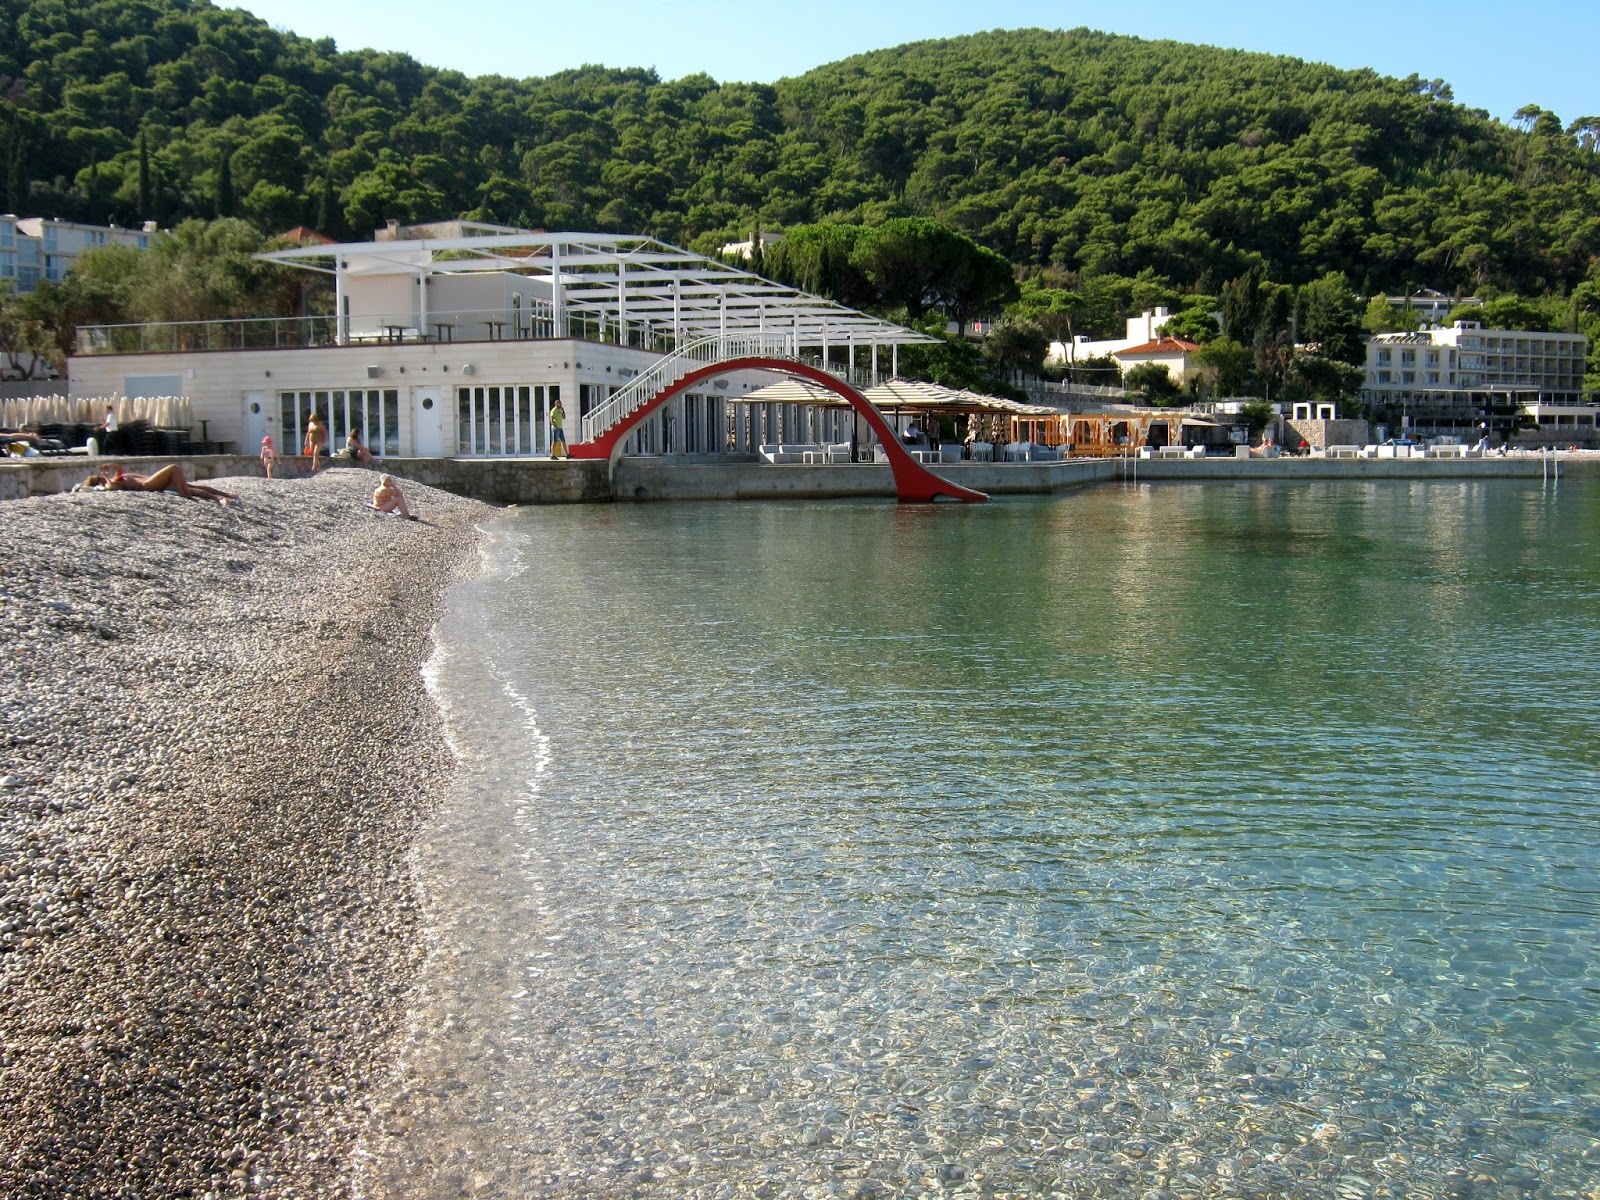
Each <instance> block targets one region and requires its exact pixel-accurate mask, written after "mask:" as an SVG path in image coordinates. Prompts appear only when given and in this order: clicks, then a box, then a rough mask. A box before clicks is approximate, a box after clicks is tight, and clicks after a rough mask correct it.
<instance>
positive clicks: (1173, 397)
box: [1122, 362, 1180, 405]
mask: <svg viewBox="0 0 1600 1200" xmlns="http://www.w3.org/2000/svg"><path fill="white" fill-rule="evenodd" d="M1122 383H1123V386H1124V387H1126V388H1127V389H1128V390H1129V391H1130V392H1143V393H1144V395H1145V398H1146V399H1147V400H1149V401H1150V403H1152V404H1157V405H1167V404H1173V403H1176V402H1177V401H1178V399H1179V395H1180V393H1179V390H1178V385H1177V384H1176V383H1175V382H1174V381H1173V378H1172V372H1171V371H1169V370H1168V369H1167V365H1166V364H1165V363H1157V362H1147V363H1140V364H1139V365H1138V366H1135V367H1129V368H1128V372H1127V374H1125V375H1124V376H1123V377H1122Z"/></svg>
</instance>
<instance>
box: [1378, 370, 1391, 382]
mask: <svg viewBox="0 0 1600 1200" xmlns="http://www.w3.org/2000/svg"><path fill="white" fill-rule="evenodd" d="M1378 382H1379V383H1393V382H1394V372H1393V371H1379V372H1378Z"/></svg>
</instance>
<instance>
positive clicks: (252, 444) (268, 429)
mask: <svg viewBox="0 0 1600 1200" xmlns="http://www.w3.org/2000/svg"><path fill="white" fill-rule="evenodd" d="M274 424H275V422H274V421H273V420H272V398H271V397H270V396H268V395H267V393H266V392H246V393H245V394H244V445H242V446H240V447H239V453H240V454H259V453H260V452H261V439H262V438H264V437H265V436H266V435H267V434H269V433H270V434H273V435H274V436H273V439H272V444H273V445H275V446H277V445H278V439H277V436H276V434H277V430H275V429H274V428H273V427H272V426H273V425H274ZM278 453H280V454H293V453H294V450H293V449H292V448H291V449H288V450H285V449H284V448H283V447H282V446H278Z"/></svg>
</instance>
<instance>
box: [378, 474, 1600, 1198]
mask: <svg viewBox="0 0 1600 1200" xmlns="http://www.w3.org/2000/svg"><path fill="white" fill-rule="evenodd" d="M1597 518H1600V488H1595V487H1593V486H1588V487H1585V486H1584V485H1583V484H1582V483H1581V482H1579V483H1574V482H1571V481H1568V482H1563V483H1562V484H1561V485H1560V488H1559V489H1553V488H1551V489H1547V488H1544V487H1541V486H1540V485H1539V484H1538V483H1537V482H1534V483H1522V482H1519V481H1492V482H1483V483H1472V482H1427V483H1404V482H1388V481H1385V482H1383V483H1381V484H1362V483H1353V482H1352V483H1336V484H1313V485H1265V486H1258V485H1248V484H1239V485H1220V486H1219V485H1207V486H1190V485H1159V486H1144V487H1132V488H1129V487H1120V486H1118V487H1107V488H1105V489H1102V490H1098V491H1093V492H1085V493H1079V494H1074V495H1070V496H1066V497H1062V498H1058V499H1051V500H1041V501H1011V502H1000V503H994V504H990V505H987V506H983V507H977V508H958V507H953V506H940V507H937V508H900V507H896V506H893V505H884V504H866V503H862V504H852V503H793V504H762V505H709V504H708V505H688V504H684V505H659V506H611V507H604V508H593V507H585V508H572V509H548V508H545V509H536V510H530V511H524V512H519V513H516V514H513V515H512V516H510V517H508V518H507V519H505V520H503V521H502V522H500V523H499V524H498V525H497V526H496V529H495V537H494V543H493V547H492V550H491V553H490V560H489V562H488V564H487V569H486V571H485V573H484V575H483V577H482V578H480V579H479V580H477V581H475V582H473V583H472V584H469V585H466V586H464V587H462V588H460V589H458V592H457V594H456V597H455V604H454V608H453V610H452V612H451V615H450V616H449V618H448V619H447V620H446V621H445V623H444V625H443V626H442V628H441V632H440V637H441V645H440V651H439V654H438V655H437V656H436V658H435V662H434V682H435V686H436V691H437V694H438V696H439V698H440V701H441V704H442V705H443V707H444V709H445V711H446V713H447V715H448V719H449V721H450V723H451V726H452V731H453V735H454V737H455V738H456V739H457V742H458V750H459V751H460V753H461V754H462V756H463V771H462V777H461V781H460V784H459V786H458V788H457V792H456V794H455V796H454V797H453V799H452V802H451V805H450V807H449V809H448V811H447V813H446V814H445V817H444V818H443V820H442V821H441V825H440V828H439V830H438V831H437V833H436V835H435V837H434V840H433V843H432V845H431V846H430V848H429V850H428V852H427V854H425V855H424V857H423V860H422V862H421V864H420V869H421V870H422V872H423V876H424V878H425V879H426V880H427V881H428V887H429V899H430V905H431V909H432V912H433V917H434V921H435V925H436V938H435V942H434V954H433V958H432V961H431V963H430V966H429V968H428V972H427V981H428V982H427V985H426V988H425V991H424V996H423V1000H422V1002H421V1005H420V1007H419V1011H418V1021H417V1028H416V1030H415V1032H414V1035H413V1040H412V1045H411V1048H410V1050H409V1051H408V1054H407V1059H406V1063H405V1065H404V1068H403V1070H402V1071H401V1074H400V1077H399V1079H398V1080H397V1081H396V1086H395V1089H394V1093H393V1097H392V1098H391V1101H390V1103H391V1113H390V1118H389V1119H390V1126H389V1128H388V1132H387V1134H386V1135H384V1136H377V1137H375V1138H374V1139H373V1142H372V1150H371V1153H372V1160H371V1164H370V1167H369V1169H368V1171H367V1181H368V1183H369V1185H370V1187H371V1190H372V1191H373V1192H374V1193H375V1194H378V1193H382V1194H395V1195H399V1194H419V1195H431V1194H439V1193H440V1192H442V1191H444V1190H446V1189H449V1188H460V1189H462V1190H466V1191H472V1190H474V1189H477V1190H481V1191H483V1192H485V1193H495V1192H498V1193H501V1194H508V1195H527V1196H563V1197H565V1196H574V1197H575V1196H584V1197H611V1196H663V1197H664V1196H696V1197H698V1196H706V1197H712V1196H784V1197H787V1196H832V1195H840V1196H856V1195H863V1196H873V1195H877V1196H920V1195H927V1196H932V1195H985V1196H1048V1195H1052V1194H1054V1195H1063V1196H1074V1197H1076V1196H1117V1197H1121V1196H1146V1195H1149V1196H1156V1197H1160V1196H1308V1197H1309V1196H1318V1197H1321V1196H1330V1195H1337V1196H1342V1197H1347V1198H1354V1197H1362V1196H1410V1197H1416V1196H1464V1195H1472V1196H1524V1195H1534V1196H1565V1195H1572V1196H1578V1195H1587V1194H1590V1193H1591V1192H1593V1191H1594V1189H1596V1188H1597V1187H1600V1052H1597V1036H1600V963H1597V959H1596V941H1597V930H1600V922H1597V915H1600V884H1597V882H1596V873H1595V868H1596V866H1597V862H1600V817H1597V805H1596V790H1597V789H1596V784H1597V781H1600V750H1597V748H1596V739H1595V736H1594V730H1595V727H1596V722H1597V719H1600V683H1597V675H1596V672H1595V670H1594V664H1595V662H1596V651H1597V649H1600V645H1597V643H1600V634H1597V632H1596V627H1595V621H1594V614H1595V611H1596V601H1597V600H1600V537H1597V533H1596V530H1597V529H1600V521H1597Z"/></svg>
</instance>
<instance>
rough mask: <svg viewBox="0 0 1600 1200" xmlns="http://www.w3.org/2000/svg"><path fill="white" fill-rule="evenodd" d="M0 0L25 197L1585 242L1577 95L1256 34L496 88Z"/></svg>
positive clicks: (1555, 286)
mask: <svg viewBox="0 0 1600 1200" xmlns="http://www.w3.org/2000/svg"><path fill="white" fill-rule="evenodd" d="M0 13H3V17H0V32H3V34H4V36H0V76H3V79H0V84H3V85H4V86H3V88H0V173H3V176H4V178H3V192H0V195H3V196H4V201H5V207H6V208H8V209H10V210H12V211H15V212H18V213H22V214H30V215H49V216H60V217H64V218H66V217H72V218H79V219H85V220H91V221H96V222H105V221H115V222H117V223H119V224H132V223H135V222H137V221H141V220H146V219H154V220H157V221H159V222H161V223H162V224H163V225H170V224H174V223H176V222H177V221H178V220H180V219H182V218H184V217H190V216H204V217H213V216H235V215H237V216H241V217H245V218H247V219H249V220H251V221H252V222H254V223H255V224H257V225H258V226H259V227H261V228H262V229H264V230H269V231H273V230H280V229H283V228H287V227H288V226H290V225H294V224H298V223H301V222H306V223H309V224H312V225H314V226H316V227H319V228H322V229H324V230H325V231H326V232H330V233H333V234H336V235H349V236H367V235H368V234H369V231H370V230H371V229H373V228H375V227H377V226H379V225H381V224H382V223H383V221H384V220H385V219H387V218H391V217H394V218H399V219H400V220H402V221H411V220H425V219H432V218H439V217H446V216H456V215H460V214H464V213H471V214H474V215H475V216H477V217H479V218H482V219H489V220H496V221H502V222H506V223H511V224H519V225H528V226H535V227H543V228H598V229H610V230H629V231H640V232H648V233H653V234H656V235H658V236H660V237H663V238H665V239H668V240H671V241H674V242H677V243H680V244H698V245H699V246H702V247H704V246H708V245H712V244H715V243H717V242H720V241H722V240H725V239H728V238H729V237H730V236H732V235H739V236H747V235H748V231H749V229H750V228H751V227H752V226H755V225H758V224H759V225H761V226H763V227H766V228H781V227H789V226H793V225H798V224H807V223H812V222H817V221H842V222H851V223H859V224H867V225H875V224H878V223H881V222H882V221H883V220H885V219H888V218H891V217H898V216H925V217H933V218H935V219H937V220H939V221H941V222H942V223H944V224H946V225H948V226H950V227H951V228H953V229H956V230H958V231H960V232H962V233H964V234H966V235H968V236H969V237H971V238H972V239H973V240H974V241H976V242H978V243H979V244H981V245H983V246H986V247H988V248H989V249H991V250H994V251H997V252H998V253H1000V254H1002V255H1004V256H1005V257H1007V258H1009V259H1010V260H1012V261H1013V262H1014V263H1016V264H1018V265H1019V266H1022V267H1027V268H1056V269H1058V270H1065V271H1071V272H1077V273H1082V274H1085V275H1090V276H1093V275H1100V274H1117V275H1122V276H1128V277H1137V276H1138V275H1139V274H1140V273H1141V272H1148V273H1151V274H1153V275H1154V276H1157V277H1160V278H1162V279H1166V280H1170V281H1173V282H1175V283H1177V284H1179V285H1182V286H1186V287H1190V288H1196V289H1198V290H1200V291H1202V292H1213V293H1214V292H1216V291H1217V290H1218V289H1219V288H1220V286H1221V284H1222V283H1223V282H1224V281H1225V280H1228V279H1231V278H1235V277H1237V276H1239V275H1240V274H1241V273H1242V272H1243V271H1244V270H1245V269H1246V268H1248V267H1250V266H1252V265H1260V266H1261V267H1262V268H1263V269H1264V270H1265V272H1266V274H1267V275H1268V276H1269V277H1271V278H1273V279H1276V280H1280V281H1282V282H1285V283H1292V284H1303V283H1306V282H1309V281H1311V280H1313V279H1316V278H1319V277H1321V276H1322V275H1324V274H1326V273H1327V272H1329V271H1337V272H1341V273H1343V274H1344V275H1346V277H1347V278H1349V279H1350V281H1351V283H1352V285H1354V286H1355V287H1356V288H1357V289H1358V290H1360V291H1362V292H1363V293H1367V294H1370V293H1371V292H1373V291H1377V290H1380V289H1391V290H1393V289H1398V288H1400V287H1403V286H1405V285H1406V284H1418V285H1421V284H1426V285H1428V286H1433V287H1437V288H1440V289H1443V290H1460V291H1471V290H1477V289H1483V288H1501V289H1508V290H1514V291H1519V292H1524V293H1533V294H1537V293H1542V292H1546V291H1551V290H1561V291H1564V290H1568V289H1570V288H1571V287H1572V286H1573V285H1575V284H1577V283H1578V282H1580V281H1581V280H1583V279H1584V278H1586V277H1587V275H1588V273H1589V271H1590V269H1591V264H1592V263H1593V261H1594V260H1595V258H1596V255H1597V254H1600V118H1594V117H1578V118H1577V119H1575V120H1572V121H1570V122H1568V123H1563V121H1562V120H1561V119H1560V118H1558V117H1557V116H1556V115H1555V114H1553V113H1548V112H1543V111H1540V110H1538V109H1536V108H1530V109H1527V110H1524V113H1523V114H1522V117H1523V118H1524V119H1522V120H1521V121H1520V124H1521V125H1522V126H1525V128H1512V127H1508V126H1505V125H1502V124H1500V123H1498V122H1495V121H1492V120H1490V119H1489V118H1488V117H1487V116H1486V115H1485V114H1484V113H1482V112H1478V111H1473V110H1469V109H1466V108H1463V107H1461V106H1459V105H1456V104H1454V103H1452V101H1451V96H1450V91H1449V88H1448V86H1447V85H1445V84H1443V83H1441V82H1439V81H1432V82H1426V81H1422V80H1419V79H1416V78H1411V79H1404V80H1396V79H1390V78H1385V77H1382V76H1379V75H1377V74H1374V73H1372V72H1370V71H1341V70H1336V69H1334V68H1332V67H1327V66H1320V65H1317V64H1313V63H1305V62H1301V61H1299V60H1296V59H1289V58H1280V57H1274V56H1270V55H1263V54H1251V53H1244V52H1238V51H1227V50H1218V49H1212V48H1207V47H1202V46H1191V45H1184V44H1180V43H1177V42H1164V41H1161V42H1152V41H1142V40H1139V39H1136V38H1129V37H1119V36H1111V35H1107V34H1100V33H1094V32H1091V31H1088V30H1081V29H1080V30H1074V31H1071V32H1047V31H1040V30H1022V31H1016V32H997V33H988V34H979V35H975V36H971V37H963V38H955V39H950V40H946V41H931V42H921V43H916V44H913V45H907V46H901V47H898V48H895V49H892V50H884V51H879V52H875V53H871V54H865V55H860V56H857V57H854V58H850V59H847V60H845V61H843V62H839V63H835V64H832V65H829V66H825V67H820V68H818V69H817V70H814V71H811V72H809V73H807V74H805V75H802V76H799V77H797V78H793V79H785V80H781V81H779V82H778V83H777V84H775V85H772V86H765V85H754V84H743V83H718V82H716V81H715V80H713V79H711V78H709V77H708V76H704V75H696V76H690V77H687V78H684V79H678V80H670V81H665V80H661V79H658V78H657V77H656V75H655V74H654V73H653V72H651V71H647V70H612V69H604V68H596V67H586V68H582V69H579V70H574V71H567V72H562V73H560V74H557V75H553V76H550V77H549V78H544V79H523V80H513V79H506V78H501V77H479V78H469V77H467V76H465V75H462V74H460V73H458V72H454V71H446V70H438V69H435V68H431V67H427V66H424V65H422V64H420V63H418V62H416V61H414V60H413V59H411V58H409V57H407V56H405V55H401V54H380V53H376V52H373V51H364V50H358V51H339V50H337V49H336V48H335V46H334V45H333V43H332V42H331V41H327V40H322V41H312V40H308V39H305V38H301V37H297V36H295V35H294V34H292V33H287V32H282V31H278V30H275V29H273V28H271V27H270V26H268V25H267V24H266V23H265V22H263V21H261V20H259V19H257V18H255V17H252V16H250V15H249V14H248V13H245V12H242V11H239V10H234V9H223V8H217V7H214V6H212V5H211V4H208V3H204V2H203V0H142V2H141V0H132V2H129V0H99V2H97V3H81V2H71V3H68V2H64V0H0ZM736 62H737V56H736V55H731V56H730V66H732V65H733V64H736ZM1574 116H1576V114H1574Z"/></svg>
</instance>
